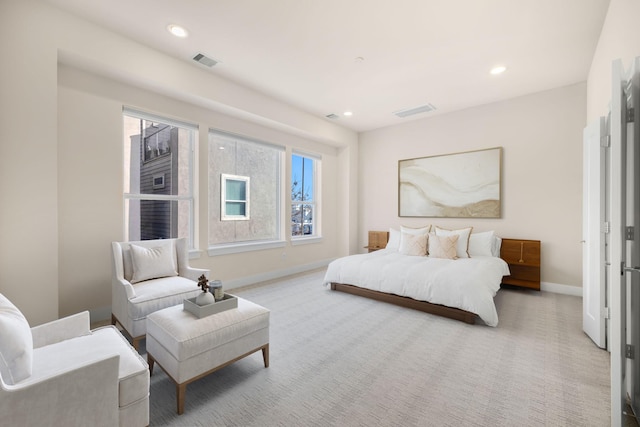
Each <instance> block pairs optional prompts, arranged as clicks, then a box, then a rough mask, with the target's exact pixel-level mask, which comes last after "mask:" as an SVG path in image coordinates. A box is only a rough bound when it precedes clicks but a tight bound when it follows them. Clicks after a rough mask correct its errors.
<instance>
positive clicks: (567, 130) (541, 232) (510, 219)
mask: <svg viewBox="0 0 640 427" xmlns="http://www.w3.org/2000/svg"><path fill="white" fill-rule="evenodd" d="M585 105H586V84H585V83H580V84H575V85H571V86H566V87H562V88H558V89H553V90H549V91H544V92H539V93H536V94H532V95H527V96H522V97H519V98H514V99H511V100H508V101H504V102H497V103H493V104H488V105H484V106H480V107H476V108H470V109H467V110H463V111H459V112H454V113H450V114H443V115H440V116H434V117H431V118H427V119H422V120H415V121H411V122H407V123H406V124H402V125H396V126H391V127H387V128H382V129H378V130H374V131H370V132H365V133H362V134H361V135H360V147H359V150H360V163H359V169H358V170H359V177H360V181H359V182H360V184H359V185H360V192H359V202H360V205H359V206H360V207H359V224H360V227H359V247H360V249H359V251H360V252H363V251H364V249H362V247H363V246H365V245H366V241H367V232H368V230H387V229H388V228H389V227H395V228H398V227H400V225H405V226H409V227H419V226H422V225H426V224H435V225H439V226H442V227H446V228H462V227H468V226H473V227H474V230H475V231H486V230H495V231H496V232H497V234H498V235H499V236H501V237H506V238H518V239H536V240H541V242H542V253H541V256H542V267H541V275H542V277H541V279H542V281H543V282H547V283H549V284H560V285H569V286H574V287H581V286H582V252H581V251H582V247H581V243H580V240H581V218H582V129H583V127H584V124H585V119H586V111H585V110H586V109H585ZM492 147H503V153H502V154H503V158H502V218H500V219H473V218H466V219H461V218H456V219H445V218H401V217H398V160H401V159H410V158H415V157H425V156H433V155H440V154H448V153H457V152H464V151H471V150H479V149H485V148H492Z"/></svg>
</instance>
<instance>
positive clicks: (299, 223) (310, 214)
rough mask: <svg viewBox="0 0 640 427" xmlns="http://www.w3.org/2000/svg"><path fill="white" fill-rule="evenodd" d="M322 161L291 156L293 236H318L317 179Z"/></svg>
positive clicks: (295, 154)
mask: <svg viewBox="0 0 640 427" xmlns="http://www.w3.org/2000/svg"><path fill="white" fill-rule="evenodd" d="M319 164H320V159H317V158H314V157H312V156H308V155H304V154H297V153H293V155H292V156H291V236H293V237H309V236H317V235H318V215H317V213H318V197H317V194H316V192H317V185H316V179H317V175H318V167H319Z"/></svg>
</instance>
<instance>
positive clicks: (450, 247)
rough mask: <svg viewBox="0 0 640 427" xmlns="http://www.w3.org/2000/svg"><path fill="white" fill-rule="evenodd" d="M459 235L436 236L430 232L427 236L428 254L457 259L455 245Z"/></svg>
mask: <svg viewBox="0 0 640 427" xmlns="http://www.w3.org/2000/svg"><path fill="white" fill-rule="evenodd" d="M458 239H459V236H458V235H456V234H454V235H451V236H438V235H437V234H431V236H430V237H429V256H430V257H433V258H445V259H458V256H457V255H456V253H457V251H456V246H457V244H458Z"/></svg>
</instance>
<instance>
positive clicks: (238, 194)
mask: <svg viewBox="0 0 640 427" xmlns="http://www.w3.org/2000/svg"><path fill="white" fill-rule="evenodd" d="M246 187H247V183H246V182H245V181H236V180H233V179H227V200H246V199H247V188H246ZM227 213H229V211H228V210H227Z"/></svg>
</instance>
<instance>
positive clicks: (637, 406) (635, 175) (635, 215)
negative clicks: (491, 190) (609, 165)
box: [622, 60, 640, 414]
mask: <svg viewBox="0 0 640 427" xmlns="http://www.w3.org/2000/svg"><path fill="white" fill-rule="evenodd" d="M637 62H639V63H640V60H637ZM634 65H637V64H634ZM625 98H626V99H625V101H626V114H625V116H626V117H625V119H624V120H623V124H622V126H623V128H626V129H625V130H624V131H623V138H624V137H626V159H625V160H626V166H625V168H624V171H625V172H626V173H625V175H623V181H624V182H623V188H625V189H626V195H625V196H623V197H625V198H626V201H625V202H624V203H623V204H624V205H625V206H626V210H625V211H626V214H625V216H624V218H625V240H626V245H625V248H624V250H623V253H624V255H625V256H624V258H623V259H624V261H625V277H626V294H627V308H626V314H627V316H626V317H627V319H626V329H627V330H626V353H627V355H626V356H627V366H626V369H625V371H624V372H625V380H626V382H627V387H626V390H627V393H628V394H629V395H630V396H631V407H632V409H633V411H634V412H635V413H636V414H638V413H639V412H638V411H639V410H640V378H639V377H640V355H637V354H636V352H637V351H638V350H640V184H639V182H640V132H638V129H639V128H640V102H639V98H640V71H639V70H638V68H637V66H635V67H634V66H632V68H631V72H630V75H629V77H628V80H627V85H626V88H625ZM623 102H624V101H623ZM624 110H625V108H623V111H624Z"/></svg>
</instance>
